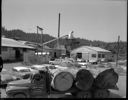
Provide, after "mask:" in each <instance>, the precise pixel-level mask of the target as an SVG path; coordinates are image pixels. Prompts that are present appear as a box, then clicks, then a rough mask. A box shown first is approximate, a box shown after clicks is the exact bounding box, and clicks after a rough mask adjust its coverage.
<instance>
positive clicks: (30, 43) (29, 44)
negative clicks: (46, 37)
mask: <svg viewBox="0 0 128 100" xmlns="http://www.w3.org/2000/svg"><path fill="white" fill-rule="evenodd" d="M19 42H21V43H22V44H24V45H27V46H32V47H38V46H39V45H40V43H36V42H29V41H21V40H20V41H19ZM43 48H44V49H52V48H50V47H48V46H47V45H44V47H43Z"/></svg>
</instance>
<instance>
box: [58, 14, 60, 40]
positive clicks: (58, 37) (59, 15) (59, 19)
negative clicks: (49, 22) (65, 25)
mask: <svg viewBox="0 0 128 100" xmlns="http://www.w3.org/2000/svg"><path fill="white" fill-rule="evenodd" d="M59 37H60V13H59V20H58V38H59Z"/></svg>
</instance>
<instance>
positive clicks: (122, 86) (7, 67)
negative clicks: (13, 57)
mask: <svg viewBox="0 0 128 100" xmlns="http://www.w3.org/2000/svg"><path fill="white" fill-rule="evenodd" d="M16 66H24V65H23V64H22V63H10V64H4V68H3V70H2V72H1V74H8V73H9V74H10V75H13V73H12V71H11V69H12V68H13V67H16ZM117 86H118V87H119V91H116V90H110V91H111V93H110V97H111V98H119V97H120V96H121V97H126V73H125V74H123V75H119V80H118V83H117ZM5 97H6V93H5V90H4V89H1V98H5Z"/></svg>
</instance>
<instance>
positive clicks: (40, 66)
mask: <svg viewBox="0 0 128 100" xmlns="http://www.w3.org/2000/svg"><path fill="white" fill-rule="evenodd" d="M32 67H36V68H42V67H45V66H44V65H32Z"/></svg>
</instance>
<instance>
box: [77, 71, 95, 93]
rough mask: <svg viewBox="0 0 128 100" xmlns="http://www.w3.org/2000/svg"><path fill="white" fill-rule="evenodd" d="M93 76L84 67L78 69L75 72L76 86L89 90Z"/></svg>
mask: <svg viewBox="0 0 128 100" xmlns="http://www.w3.org/2000/svg"><path fill="white" fill-rule="evenodd" d="M93 81H94V77H93V75H92V74H91V72H90V71H88V70H86V69H80V70H79V71H78V72H77V74H76V83H75V85H76V87H77V88H79V89H80V90H84V91H86V90H89V89H90V88H91V87H92V84H93Z"/></svg>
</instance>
